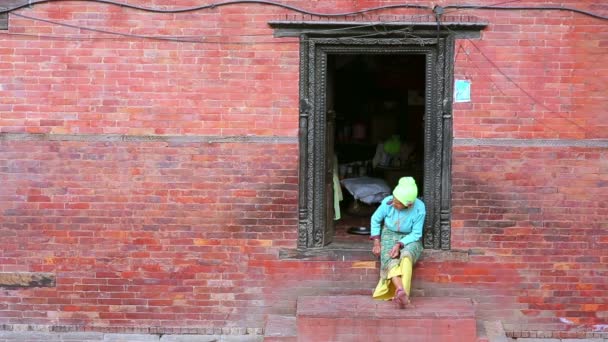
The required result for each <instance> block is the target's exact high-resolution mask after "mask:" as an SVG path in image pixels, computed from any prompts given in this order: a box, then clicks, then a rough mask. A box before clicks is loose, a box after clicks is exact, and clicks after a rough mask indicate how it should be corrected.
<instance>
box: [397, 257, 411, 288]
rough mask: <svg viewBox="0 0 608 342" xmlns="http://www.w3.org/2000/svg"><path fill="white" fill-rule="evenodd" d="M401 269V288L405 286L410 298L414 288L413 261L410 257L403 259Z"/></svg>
mask: <svg viewBox="0 0 608 342" xmlns="http://www.w3.org/2000/svg"><path fill="white" fill-rule="evenodd" d="M399 267H401V279H400V280H401V286H403V289H404V290H405V293H406V294H407V295H408V296H409V295H410V289H411V287H412V268H413V265H412V259H410V258H409V257H405V258H403V259H401V263H400V264H399Z"/></svg>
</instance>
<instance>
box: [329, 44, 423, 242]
mask: <svg viewBox="0 0 608 342" xmlns="http://www.w3.org/2000/svg"><path fill="white" fill-rule="evenodd" d="M426 62H427V61H426V56H425V55H424V54H333V55H332V54H330V55H328V59H327V68H328V70H327V92H326V97H327V99H326V109H327V113H328V115H327V120H328V123H327V129H326V134H327V138H326V142H327V143H331V144H332V146H328V147H327V148H326V153H328V154H329V155H327V159H326V160H327V161H328V162H331V165H330V163H327V165H328V167H329V168H330V169H331V172H332V177H326V181H327V182H332V184H329V186H326V189H327V190H326V191H329V192H332V193H331V194H330V195H331V196H327V198H328V199H330V200H327V201H326V205H327V206H328V207H327V212H328V215H327V221H326V224H327V225H333V227H330V228H329V229H326V231H327V232H333V234H334V236H333V239H331V240H332V241H334V242H335V243H357V242H365V243H367V236H368V232H369V226H370V217H371V215H372V214H373V212H374V211H375V209H376V208H377V206H378V205H379V203H380V201H381V200H382V199H383V198H384V197H385V196H387V195H390V193H392V189H393V188H394V187H395V186H396V185H397V182H398V180H399V178H400V177H405V176H410V177H414V179H415V180H416V184H417V185H418V188H419V197H423V191H422V189H424V177H423V175H424V172H423V171H424V151H425V146H424V117H425V103H426V101H425V98H424V97H425V93H426V88H427V84H426V70H427V68H426ZM332 228H333V229H332Z"/></svg>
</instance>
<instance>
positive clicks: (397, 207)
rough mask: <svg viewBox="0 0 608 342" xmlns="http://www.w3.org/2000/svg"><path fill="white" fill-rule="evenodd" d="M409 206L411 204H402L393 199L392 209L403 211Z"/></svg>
mask: <svg viewBox="0 0 608 342" xmlns="http://www.w3.org/2000/svg"><path fill="white" fill-rule="evenodd" d="M411 205H412V202H407V203H405V204H403V203H401V201H399V200H398V199H396V198H393V208H395V209H397V210H403V209H406V208H409V207H410V206H411Z"/></svg>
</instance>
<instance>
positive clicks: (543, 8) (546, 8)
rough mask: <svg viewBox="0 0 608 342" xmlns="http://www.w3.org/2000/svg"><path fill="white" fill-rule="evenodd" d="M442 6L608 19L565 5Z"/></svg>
mask: <svg viewBox="0 0 608 342" xmlns="http://www.w3.org/2000/svg"><path fill="white" fill-rule="evenodd" d="M444 8H455V9H492V10H519V11H567V12H574V13H579V14H583V15H588V16H590V17H593V18H597V19H602V20H608V17H606V16H603V15H599V14H595V13H593V12H588V11H583V10H580V9H578V8H573V7H565V6H541V7H533V6H479V5H447V6H444Z"/></svg>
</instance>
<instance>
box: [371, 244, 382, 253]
mask: <svg viewBox="0 0 608 342" xmlns="http://www.w3.org/2000/svg"><path fill="white" fill-rule="evenodd" d="M380 249H381V248H380V240H374V247H372V253H374V255H375V256H380Z"/></svg>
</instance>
